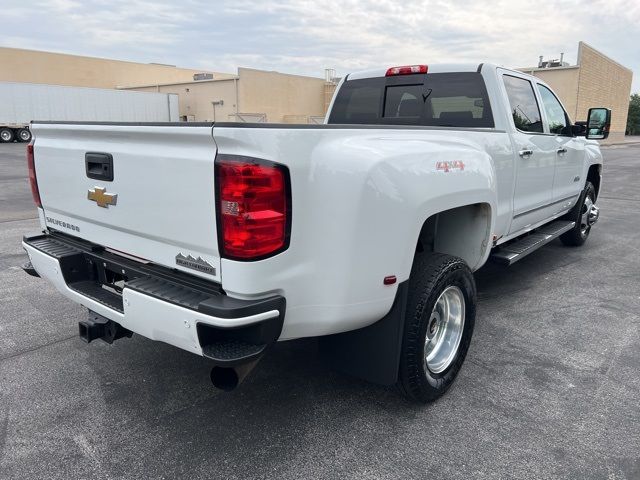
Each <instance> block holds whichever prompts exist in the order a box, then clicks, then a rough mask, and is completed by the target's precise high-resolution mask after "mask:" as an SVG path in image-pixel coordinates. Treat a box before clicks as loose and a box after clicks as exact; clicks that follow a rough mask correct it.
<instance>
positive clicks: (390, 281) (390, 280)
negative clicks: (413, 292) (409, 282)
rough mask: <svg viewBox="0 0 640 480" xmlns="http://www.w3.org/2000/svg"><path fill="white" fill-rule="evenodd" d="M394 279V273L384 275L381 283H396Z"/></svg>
mask: <svg viewBox="0 0 640 480" xmlns="http://www.w3.org/2000/svg"><path fill="white" fill-rule="evenodd" d="M396 280H397V279H396V276H395V275H389V276H388V277H384V280H383V281H382V283H383V284H385V285H393V284H394V283H396Z"/></svg>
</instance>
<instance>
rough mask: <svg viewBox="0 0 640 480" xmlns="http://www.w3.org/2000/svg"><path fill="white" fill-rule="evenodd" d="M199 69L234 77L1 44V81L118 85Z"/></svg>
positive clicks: (175, 77)
mask: <svg viewBox="0 0 640 480" xmlns="http://www.w3.org/2000/svg"><path fill="white" fill-rule="evenodd" d="M199 73H210V74H213V76H214V78H229V77H233V75H232V74H228V73H217V72H209V71H206V70H194V69H190V68H178V67H175V66H172V65H160V64H155V63H135V62H123V61H121V60H109V59H106V58H95V57H82V56H78V55H67V54H64V53H53V52H40V51H37V50H24V49H20V48H6V47H0V82H25V83H45V84H49V85H67V86H74V87H95V88H116V87H119V86H122V85H146V84H149V83H168V82H188V81H193V78H194V77H193V76H194V75H196V74H199Z"/></svg>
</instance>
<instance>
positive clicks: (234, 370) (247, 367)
mask: <svg viewBox="0 0 640 480" xmlns="http://www.w3.org/2000/svg"><path fill="white" fill-rule="evenodd" d="M259 360H260V357H258V358H256V359H255V360H252V361H250V362H248V363H244V364H242V365H238V366H235V367H222V366H220V365H216V366H215V367H213V368H212V369H211V374H210V377H211V383H213V386H214V387H216V388H219V389H220V390H224V391H225V392H230V391H231V390H234V389H235V388H236V387H237V386H238V385H240V384H241V383H242V381H243V380H244V379H245V378H246V376H247V375H249V373H251V370H253V368H254V367H255V366H256V365H257V364H258V361H259Z"/></svg>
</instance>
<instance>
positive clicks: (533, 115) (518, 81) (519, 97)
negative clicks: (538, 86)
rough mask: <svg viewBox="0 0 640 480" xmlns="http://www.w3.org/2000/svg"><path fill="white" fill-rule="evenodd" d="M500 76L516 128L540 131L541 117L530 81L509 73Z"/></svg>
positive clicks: (526, 130) (525, 130) (524, 130)
mask: <svg viewBox="0 0 640 480" xmlns="http://www.w3.org/2000/svg"><path fill="white" fill-rule="evenodd" d="M502 78H503V79H504V86H505V87H506V89H507V95H508V96H509V104H510V106H511V114H512V115H513V122H514V123H515V125H516V128H517V129H518V130H522V131H523V132H539V133H542V119H541V118H540V110H539V109H538V102H537V101H536V96H535V94H534V93H533V85H531V82H530V81H528V80H525V79H523V78H518V77H512V76H510V75H504V76H503V77H502Z"/></svg>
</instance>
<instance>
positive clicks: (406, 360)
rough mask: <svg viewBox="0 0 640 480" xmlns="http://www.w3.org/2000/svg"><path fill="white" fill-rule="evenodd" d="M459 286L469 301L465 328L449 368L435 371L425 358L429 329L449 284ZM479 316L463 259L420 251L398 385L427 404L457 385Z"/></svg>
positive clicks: (411, 282)
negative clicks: (454, 382)
mask: <svg viewBox="0 0 640 480" xmlns="http://www.w3.org/2000/svg"><path fill="white" fill-rule="evenodd" d="M451 286H454V287H458V288H459V289H460V291H461V292H462V295H463V297H464V302H465V305H464V306H465V312H464V315H463V318H464V327H463V329H462V337H461V338H460V343H459V345H458V348H457V352H456V353H455V356H454V357H452V360H451V361H450V363H449V364H448V367H446V369H445V370H443V371H441V372H440V373H433V372H432V371H431V370H430V369H429V367H428V366H427V362H426V360H425V342H426V340H427V329H428V328H429V323H430V319H431V317H432V312H433V311H434V306H435V305H436V302H437V301H438V299H439V298H440V295H441V294H442V293H443V292H444V291H445V290H446V289H447V288H448V287H451ZM475 317H476V285H475V280H474V278H473V275H472V273H471V270H470V269H469V267H468V266H467V264H466V263H465V262H464V261H463V260H462V259H460V258H457V257H453V256H451V255H444V254H440V253H433V254H431V253H425V254H418V255H416V258H415V260H414V262H413V267H412V268H411V277H410V279H409V292H408V297H407V311H406V315H405V328H404V333H403V339H402V351H401V354H400V370H399V372H398V373H399V375H398V384H397V386H398V388H399V390H400V392H401V393H402V394H403V395H404V396H406V397H407V398H409V399H411V400H415V401H419V402H423V403H427V402H431V401H433V400H436V399H437V398H438V397H440V396H442V395H443V394H444V393H445V392H446V391H447V390H448V389H449V387H451V385H452V384H453V381H454V380H455V378H456V376H457V375H458V372H459V371H460V368H461V367H462V363H463V362H464V359H465V357H466V355H467V351H468V350H469V345H470V343H471V337H472V335H473V327H474V324H475Z"/></svg>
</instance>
